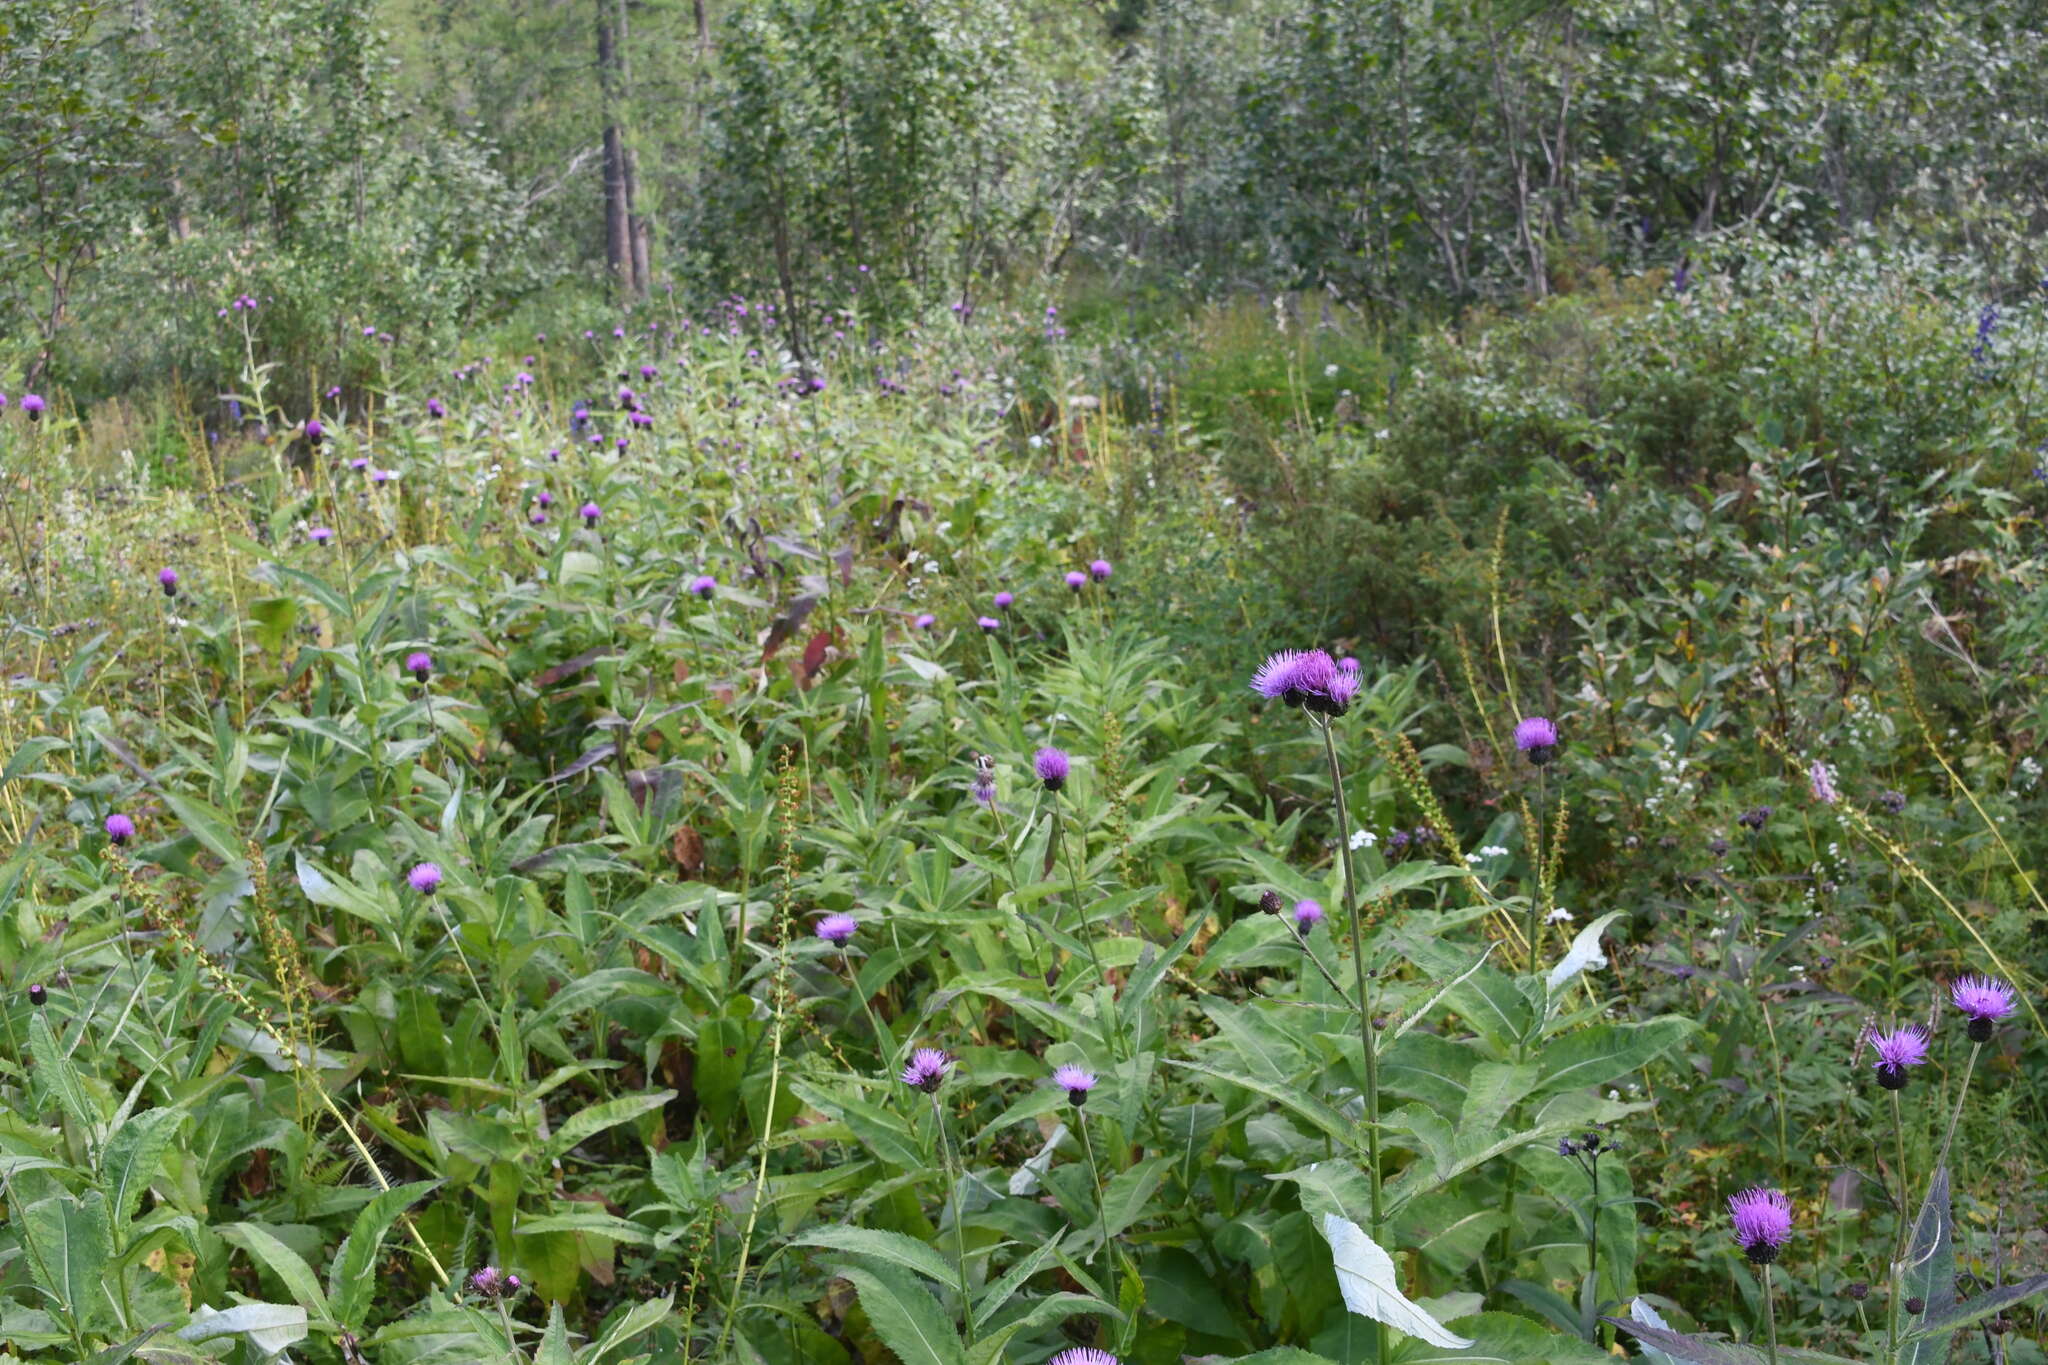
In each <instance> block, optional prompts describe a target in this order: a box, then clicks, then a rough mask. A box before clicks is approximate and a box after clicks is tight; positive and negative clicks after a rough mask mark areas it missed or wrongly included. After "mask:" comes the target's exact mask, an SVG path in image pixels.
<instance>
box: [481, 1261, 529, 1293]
mask: <svg viewBox="0 0 2048 1365" xmlns="http://www.w3.org/2000/svg"><path fill="white" fill-rule="evenodd" d="M469 1287H470V1288H471V1289H473V1290H475V1291H476V1292H477V1293H479V1294H481V1295H483V1296H484V1297H485V1298H487V1299H502V1298H504V1297H505V1296H506V1295H508V1294H517V1293H518V1292H519V1290H520V1284H519V1277H518V1276H517V1275H508V1274H506V1273H505V1272H504V1271H502V1270H500V1269H498V1267H496V1266H494V1265H487V1266H485V1267H484V1268H483V1269H482V1270H479V1271H477V1272H476V1274H474V1275H472V1276H470V1277H469Z"/></svg>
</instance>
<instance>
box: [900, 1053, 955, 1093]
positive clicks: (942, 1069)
mask: <svg viewBox="0 0 2048 1365" xmlns="http://www.w3.org/2000/svg"><path fill="white" fill-rule="evenodd" d="M952 1069H953V1059H952V1057H951V1056H950V1055H948V1054H947V1052H946V1050H945V1049H944V1048H937V1047H921V1048H919V1049H918V1050H917V1051H915V1052H913V1053H911V1054H910V1060H909V1061H908V1062H906V1063H904V1065H903V1083H904V1084H905V1085H907V1086H910V1087H911V1088H912V1089H915V1090H922V1091H924V1092H925V1093H926V1094H927V1095H929V1094H932V1093H934V1092H936V1091H937V1090H938V1088H939V1087H940V1086H941V1085H943V1084H944V1083H945V1080H946V1073H947V1072H948V1071H950V1070H952Z"/></svg>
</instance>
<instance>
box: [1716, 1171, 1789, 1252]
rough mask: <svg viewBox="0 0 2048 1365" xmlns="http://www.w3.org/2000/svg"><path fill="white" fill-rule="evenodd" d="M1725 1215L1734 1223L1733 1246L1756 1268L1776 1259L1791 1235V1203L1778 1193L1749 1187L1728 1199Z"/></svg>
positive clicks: (1761, 1187)
mask: <svg viewBox="0 0 2048 1365" xmlns="http://www.w3.org/2000/svg"><path fill="white" fill-rule="evenodd" d="M1728 1216H1729V1218H1730V1219H1732V1220H1733V1221H1734V1223H1735V1242H1736V1245H1738V1246H1740V1247H1741V1248H1742V1250H1743V1253H1744V1254H1745V1255H1747V1256H1748V1257H1749V1259H1750V1260H1751V1261H1752V1262H1754V1263H1755V1264H1757V1265H1769V1264H1770V1263H1771V1262H1772V1261H1775V1260H1777V1259H1778V1251H1779V1249H1780V1248H1781V1247H1783V1246H1784V1245H1785V1242H1786V1240H1787V1239H1788V1238H1790V1237H1791V1235H1792V1201H1791V1200H1789V1199H1787V1198H1786V1197H1785V1194H1784V1191H1782V1190H1770V1189H1765V1188H1764V1187H1763V1186H1761V1185H1752V1186H1751V1187H1750V1188H1748V1189H1746V1190H1744V1191H1743V1192H1742V1193H1741V1194H1737V1195H1732V1196H1730V1197H1729V1200H1728Z"/></svg>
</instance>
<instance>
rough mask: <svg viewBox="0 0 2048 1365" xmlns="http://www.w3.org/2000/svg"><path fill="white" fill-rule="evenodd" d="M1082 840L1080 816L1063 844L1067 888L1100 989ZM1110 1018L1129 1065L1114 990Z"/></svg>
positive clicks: (1055, 808)
mask: <svg viewBox="0 0 2048 1365" xmlns="http://www.w3.org/2000/svg"><path fill="white" fill-rule="evenodd" d="M1052 818H1053V819H1054V820H1058V819H1059V818H1060V806H1059V798H1058V797H1057V796H1055V797H1054V798H1053V808H1052ZM1082 837H1083V835H1082V830H1081V818H1080V815H1079V814H1078V813H1076V815H1075V817H1074V836H1073V838H1071V839H1063V840H1061V842H1062V843H1064V844H1065V845H1066V846H1067V847H1066V864H1067V884H1068V886H1069V887H1070V888H1071V889H1072V895H1073V899H1074V915H1075V917H1076V918H1077V919H1078V920H1079V921H1080V924H1079V928H1080V931H1081V946H1082V947H1084V948H1086V949H1087V950H1088V966H1089V969H1090V970H1091V971H1093V972H1094V973H1095V984H1096V986H1097V987H1100V986H1101V985H1102V984H1103V982H1104V981H1105V980H1106V978H1105V977H1104V975H1103V971H1102V958H1101V956H1100V955H1099V954H1097V953H1096V951H1095V931H1094V930H1093V929H1092V928H1091V927H1090V926H1089V923H1088V904H1087V902H1086V901H1084V900H1083V899H1082V898H1081V871H1080V868H1079V867H1078V866H1077V865H1076V864H1075V862H1074V844H1075V843H1076V842H1077V841H1078V840H1080V839H1081V838H1082ZM1109 1018H1110V1022H1111V1023H1113V1024H1115V1025H1116V1043H1117V1051H1118V1052H1119V1054H1121V1055H1120V1056H1119V1058H1118V1060H1119V1061H1128V1060H1130V1057H1131V1040H1130V1037H1129V1035H1128V1034H1126V1033H1125V1031H1124V1014H1123V1011H1122V1010H1121V1009H1118V1008H1117V1001H1116V991H1115V990H1114V989H1112V990H1111V991H1110V993H1109Z"/></svg>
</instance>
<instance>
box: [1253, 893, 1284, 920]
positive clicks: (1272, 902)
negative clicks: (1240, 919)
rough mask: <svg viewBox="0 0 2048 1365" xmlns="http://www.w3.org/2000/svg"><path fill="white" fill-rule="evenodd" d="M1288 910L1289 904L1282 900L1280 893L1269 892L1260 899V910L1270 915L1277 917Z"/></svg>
mask: <svg viewBox="0 0 2048 1365" xmlns="http://www.w3.org/2000/svg"><path fill="white" fill-rule="evenodd" d="M1286 908H1287V902H1285V901H1283V900H1281V899H1280V893H1279V892H1278V891H1268V892H1267V893H1266V894H1265V895H1263V896H1260V897H1259V909H1261V910H1263V911H1265V912H1266V913H1267V914H1269V915H1277V914H1279V913H1280V912H1281V911H1283V910H1285V909H1286Z"/></svg>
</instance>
